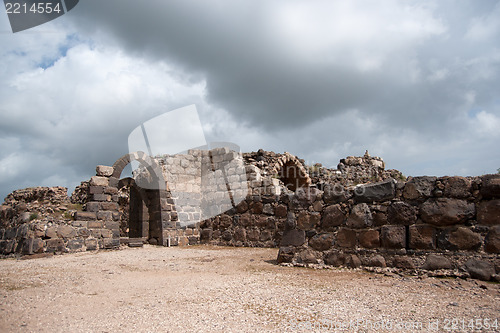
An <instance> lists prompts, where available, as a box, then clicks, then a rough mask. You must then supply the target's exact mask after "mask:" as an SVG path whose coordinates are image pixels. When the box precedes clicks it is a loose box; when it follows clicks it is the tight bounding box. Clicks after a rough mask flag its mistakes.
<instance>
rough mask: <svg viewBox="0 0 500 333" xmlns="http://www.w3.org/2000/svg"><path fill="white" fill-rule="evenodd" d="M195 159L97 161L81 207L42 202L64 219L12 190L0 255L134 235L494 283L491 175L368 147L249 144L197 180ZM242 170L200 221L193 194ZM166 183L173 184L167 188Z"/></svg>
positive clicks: (219, 186) (495, 194)
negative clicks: (306, 149) (417, 167)
mask: <svg viewBox="0 0 500 333" xmlns="http://www.w3.org/2000/svg"><path fill="white" fill-rule="evenodd" d="M214 156H218V157H217V158H216V162H217V163H220V164H217V165H215V168H214V169H220V167H221V166H222V165H225V164H224V163H226V164H227V163H228V162H230V161H231V160H232V159H234V158H235V155H234V154H233V153H231V152H230V151H228V150H224V149H222V150H218V151H215V152H214ZM224 156H225V157H224ZM204 158H205V160H204ZM206 158H208V157H207V155H206V153H205V155H204V153H203V152H201V151H190V152H189V154H186V155H182V156H181V155H179V156H163V157H158V158H155V159H150V158H149V157H148V156H147V155H146V154H142V153H135V154H130V155H125V156H124V157H123V158H121V159H120V160H118V161H117V162H116V163H115V165H114V166H113V167H105V166H98V167H97V169H96V176H95V177H92V179H91V180H90V182H89V183H88V185H85V186H83V187H82V188H84V192H85V194H84V195H82V194H81V193H77V194H74V195H73V196H74V197H78V196H80V197H81V198H84V199H81V198H80V200H81V201H84V202H83V203H84V205H83V210H82V209H80V210H77V211H74V212H70V211H71V210H68V209H66V210H64V208H66V207H64V205H66V202H64V200H63V199H61V198H63V196H62V195H61V193H62V191H63V190H61V189H60V190H57V191H56V192H57V193H59V195H58V196H55V195H53V198H52V199H50V200H52V201H53V202H54V205H55V206H56V207H54V209H53V210H55V211H57V209H58V208H57V207H60V206H63V207H62V208H61V209H62V210H61V211H60V212H61V214H60V215H66V217H68V215H71V216H69V217H70V218H67V219H61V218H59V219H58V218H55V217H52V218H50V216H46V214H45V213H46V212H44V213H43V214H41V215H42V216H39V217H33V213H34V212H35V211H40V209H41V207H43V206H47V205H48V204H49V202H45V201H47V200H46V199H45V197H47V198H51V196H50V195H48V194H47V193H44V194H39V195H38V196H39V197H37V195H35V197H34V198H23V195H22V194H21V193H20V192H14V193H13V194H11V195H9V197H7V198H6V202H5V203H4V205H2V206H1V218H2V223H3V224H2V226H1V229H0V236H1V239H2V240H1V241H0V251H1V252H2V253H4V254H8V253H12V252H18V253H25V254H30V253H37V252H65V251H83V250H94V249H101V248H115V247H118V246H119V244H120V243H126V242H130V243H131V245H132V244H134V241H135V242H137V240H139V242H140V244H142V242H149V243H152V244H159V245H187V244H197V243H200V242H201V243H209V244H216V245H230V246H260V247H279V255H278V261H279V262H284V263H291V264H295V265H309V264H321V265H323V264H325V265H332V266H348V267H359V266H364V267H386V266H389V267H395V268H398V269H404V270H407V271H411V272H430V273H432V274H436V275H440V274H452V275H456V276H472V277H476V278H481V279H484V280H491V279H493V280H498V274H499V273H500V271H499V270H500V259H499V253H500V175H485V176H480V177H467V178H465V177H439V178H437V177H414V178H409V179H408V180H406V179H405V178H404V177H403V176H402V175H401V173H399V172H398V171H396V170H385V169H384V167H385V165H384V163H383V161H382V159H380V158H377V157H371V156H369V155H368V154H365V156H363V157H348V158H346V159H343V160H341V163H340V164H339V166H338V167H337V169H336V170H332V169H328V168H324V167H322V166H321V165H320V164H316V165H314V166H312V167H308V166H306V165H305V163H304V162H303V161H302V160H300V159H298V158H296V157H295V156H293V155H291V154H288V153H285V154H275V153H272V152H263V151H259V152H257V153H250V154H244V155H243V158H244V161H245V164H244V165H243V171H242V170H241V165H239V166H238V165H237V166H235V167H234V168H233V169H232V170H233V171H231V175H229V172H228V174H226V175H225V177H226V178H225V179H226V183H225V184H223V183H217V181H215V182H212V183H210V178H204V177H201V175H202V173H203V170H208V169H207V168H204V167H203V163H204V162H205V163H207V159H206ZM133 160H135V161H138V162H139V163H141V165H142V166H143V169H142V171H141V175H138V177H136V179H135V180H132V179H129V181H128V184H129V187H130V210H129V211H127V214H130V216H129V221H127V222H128V226H127V230H128V232H127V234H126V235H124V234H123V233H124V231H123V230H124V228H122V229H120V220H122V219H123V217H124V216H125V217H126V216H128V215H127V214H123V211H124V208H123V207H120V206H119V204H118V202H119V193H121V192H120V191H121V190H122V189H121V188H120V187H121V186H120V185H123V184H124V180H121V181H120V176H121V172H122V170H123V168H124V167H125V166H126V165H127V164H128V163H130V162H131V161H133ZM210 162H211V163H213V162H214V160H213V156H212V160H210ZM200 165H201V167H200ZM212 167H214V165H212ZM228 170H229V169H228ZM236 170H239V171H238V172H237V171H236ZM243 174H244V180H245V182H246V184H247V185H248V191H246V192H245V191H244V189H243V188H235V189H230V190H231V191H229V193H231V195H230V196H229V197H228V198H226V199H229V201H228V200H226V201H225V203H226V204H227V206H225V207H222V208H221V207H219V206H218V207H215V208H218V209H219V211H217V212H213V213H214V214H213V215H214V216H213V217H211V218H208V219H204V218H203V214H202V213H203V211H207V210H204V209H200V207H204V206H203V200H205V201H206V202H205V207H204V208H207V209H209V208H210V202H211V201H210V199H213V198H212V197H210V196H209V194H212V195H218V196H220V198H222V196H223V195H224V193H227V180H228V179H229V178H228V177H233V176H234V177H235V178H232V180H234V183H238V182H240V181H241V180H242V179H243V178H241V177H242V175H243ZM236 175H238V176H237V177H236ZM219 176H220V175H219ZM162 177H163V178H164V179H167V182H166V184H165V186H164V187H161V186H159V187H158V185H157V186H156V187H154V186H152V188H149V189H148V188H143V187H139V186H137V184H135V182H136V181H138V182H142V183H144V182H146V183H149V184H152V185H154V184H157V183H158V181H159V180H161V179H163V178H162ZM168 179H176V181H175V182H171V183H170V184H169V182H168ZM202 179H205V181H206V182H205V183H203V182H202ZM216 179H223V178H221V177H218V178H216ZM160 184H161V181H160ZM42 189H43V188H40V190H39V191H38V192H40V193H42V192H43V191H42ZM20 191H23V190H20ZM204 191H205V192H204ZM233 191H234V192H233ZM236 191H239V192H236ZM38 192H37V191H34V193H38ZM26 193H27V192H26ZM216 193H218V194H216ZM30 195H31V194H30ZM226 195H227V194H226ZM238 196H239V197H240V199H239V200H237V202H238V203H237V204H235V205H234V207H232V206H231V204H230V203H234V199H235V198H238ZM207 198H208V199H207ZM44 200H45V201H44ZM50 200H49V201H50ZM58 200H59V201H58ZM66 200H67V198H66ZM231 200H232V201H231ZM44 202H45V203H44ZM33 203H35V204H33ZM176 203H177V204H176ZM228 203H229V204H228ZM49 206H50V204H49ZM221 209H222V210H221ZM226 209H228V210H227V211H225V210H226ZM221 211H225V212H223V213H220V212H221ZM68 212H70V213H68ZM44 214H45V215H44ZM51 214H52V215H54V214H53V213H51ZM181 214H182V215H181ZM49 215H50V214H49ZM215 215H216V216H215ZM120 230H122V231H121V233H122V235H120ZM120 236H122V237H120ZM123 236H128V237H123ZM135 244H137V243H135Z"/></svg>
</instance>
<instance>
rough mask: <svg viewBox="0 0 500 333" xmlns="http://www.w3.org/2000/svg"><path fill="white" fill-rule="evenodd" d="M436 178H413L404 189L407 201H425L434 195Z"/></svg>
mask: <svg viewBox="0 0 500 333" xmlns="http://www.w3.org/2000/svg"><path fill="white" fill-rule="evenodd" d="M436 179H437V178H436V177H428V176H422V177H413V178H412V179H411V180H410V181H408V182H407V183H406V185H405V187H404V189H403V196H404V198H405V199H407V200H416V199H425V198H428V197H430V196H431V195H432V191H433V190H434V185H435V184H436Z"/></svg>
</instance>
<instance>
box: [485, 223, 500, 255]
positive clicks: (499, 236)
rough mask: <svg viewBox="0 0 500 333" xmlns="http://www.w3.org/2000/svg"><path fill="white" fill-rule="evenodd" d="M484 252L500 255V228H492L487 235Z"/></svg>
mask: <svg viewBox="0 0 500 333" xmlns="http://www.w3.org/2000/svg"><path fill="white" fill-rule="evenodd" d="M484 250H485V251H486V252H489V253H500V226H494V227H491V228H490V231H488V234H487V235H486V240H485V243H484Z"/></svg>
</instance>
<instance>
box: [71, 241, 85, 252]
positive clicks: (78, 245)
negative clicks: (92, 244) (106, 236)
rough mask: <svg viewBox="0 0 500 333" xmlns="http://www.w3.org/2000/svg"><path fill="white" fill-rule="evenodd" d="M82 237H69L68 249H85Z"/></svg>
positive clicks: (76, 250) (75, 250)
mask: <svg viewBox="0 0 500 333" xmlns="http://www.w3.org/2000/svg"><path fill="white" fill-rule="evenodd" d="M84 245H85V241H84V240H83V239H71V240H69V241H68V246H67V247H68V249H69V250H70V251H73V252H78V251H85V248H84Z"/></svg>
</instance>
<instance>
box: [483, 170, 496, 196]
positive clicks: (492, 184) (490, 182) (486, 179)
mask: <svg viewBox="0 0 500 333" xmlns="http://www.w3.org/2000/svg"><path fill="white" fill-rule="evenodd" d="M481 181H482V184H481V190H480V193H481V195H482V196H483V197H484V198H500V175H484V176H482V177H481Z"/></svg>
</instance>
